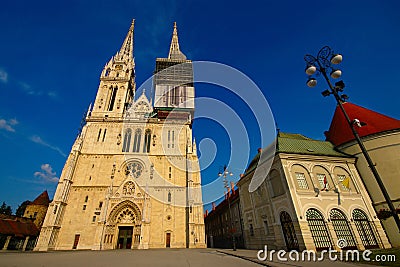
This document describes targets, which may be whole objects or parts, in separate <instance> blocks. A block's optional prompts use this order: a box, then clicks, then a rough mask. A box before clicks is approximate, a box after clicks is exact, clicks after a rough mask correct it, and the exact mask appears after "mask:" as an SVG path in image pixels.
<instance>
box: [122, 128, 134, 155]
mask: <svg viewBox="0 0 400 267" xmlns="http://www.w3.org/2000/svg"><path fill="white" fill-rule="evenodd" d="M131 136H132V130H131V129H126V132H125V135H124V143H123V145H122V152H129V147H130V146H131Z"/></svg>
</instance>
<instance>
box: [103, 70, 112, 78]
mask: <svg viewBox="0 0 400 267" xmlns="http://www.w3.org/2000/svg"><path fill="white" fill-rule="evenodd" d="M110 72H111V70H110V68H108V69H106V72H105V73H104V76H105V77H107V76H108V75H110Z"/></svg>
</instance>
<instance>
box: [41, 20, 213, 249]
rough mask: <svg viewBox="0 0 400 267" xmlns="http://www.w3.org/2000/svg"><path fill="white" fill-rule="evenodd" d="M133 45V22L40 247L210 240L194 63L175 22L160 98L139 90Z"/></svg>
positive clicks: (161, 68) (104, 80)
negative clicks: (197, 138)
mask: <svg viewBox="0 0 400 267" xmlns="http://www.w3.org/2000/svg"><path fill="white" fill-rule="evenodd" d="M133 46H134V22H132V24H131V27H130V29H129V31H128V34H127V36H126V38H125V40H124V42H123V44H122V47H121V49H120V50H119V51H118V52H117V53H116V55H115V56H113V57H112V58H111V59H110V61H109V62H108V63H107V64H106V66H105V67H104V69H103V71H102V73H101V76H100V85H99V88H98V92H97V96H96V99H95V102H94V105H93V107H92V108H90V109H89V111H88V114H87V117H86V125H85V126H84V127H83V128H82V131H81V133H80V134H79V136H78V137H77V139H76V141H75V143H74V145H73V147H72V150H71V153H70V154H69V156H68V159H67V161H66V163H65V166H64V169H63V171H62V174H61V177H60V181H59V184H58V186H57V190H56V193H55V196H54V200H53V202H52V203H51V204H50V206H49V209H48V211H47V215H46V219H45V222H44V225H43V227H42V230H41V233H40V237H39V240H38V243H37V246H36V248H35V249H36V250H70V249H93V250H99V249H117V248H121V249H122V248H126V249H148V248H165V247H172V248H186V247H190V248H192V247H205V237H204V219H203V203H202V197H201V187H200V185H201V177H200V170H199V163H198V158H197V154H196V146H195V143H194V142H193V137H192V129H191V123H192V116H193V112H194V104H193V103H194V99H193V98H194V87H193V72H192V63H191V61H190V60H187V59H186V57H185V55H184V54H183V53H182V52H181V51H180V48H179V43H178V34H177V28H176V24H175V25H174V31H173V36H172V41H171V45H170V51H169V55H168V58H164V59H157V61H156V71H155V72H156V74H155V76H154V78H153V79H154V85H155V86H154V89H155V99H156V104H155V105H154V107H153V105H152V101H151V100H149V99H148V98H147V97H146V95H145V94H144V91H143V94H142V95H140V96H139V97H136V84H135V62H134V56H133ZM176 70H179V72H178V71H176ZM171 73H175V74H174V75H169V74H171ZM144 89H148V90H151V89H152V88H144ZM135 99H136V100H135Z"/></svg>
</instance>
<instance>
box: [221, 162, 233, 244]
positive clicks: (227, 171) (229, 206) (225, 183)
mask: <svg viewBox="0 0 400 267" xmlns="http://www.w3.org/2000/svg"><path fill="white" fill-rule="evenodd" d="M228 175H229V176H233V173H232V172H230V171H229V170H228V167H226V165H225V166H224V171H223V172H222V173H221V172H219V173H218V176H220V177H221V176H222V177H224V180H223V181H224V187H225V188H226V189H227V190H228V198H227V199H228V209H229V221H230V224H231V235H232V248H233V251H235V250H236V239H235V235H234V234H233V230H234V224H233V218H232V211H231V200H230V196H229V190H230V187H229V183H228V179H227V177H228Z"/></svg>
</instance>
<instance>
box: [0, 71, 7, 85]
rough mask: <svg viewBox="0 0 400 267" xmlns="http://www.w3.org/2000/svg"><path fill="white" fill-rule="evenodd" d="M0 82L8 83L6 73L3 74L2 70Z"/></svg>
mask: <svg viewBox="0 0 400 267" xmlns="http://www.w3.org/2000/svg"><path fill="white" fill-rule="evenodd" d="M0 81H1V82H3V83H7V82H8V73H7V72H5V71H4V70H2V69H0Z"/></svg>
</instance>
